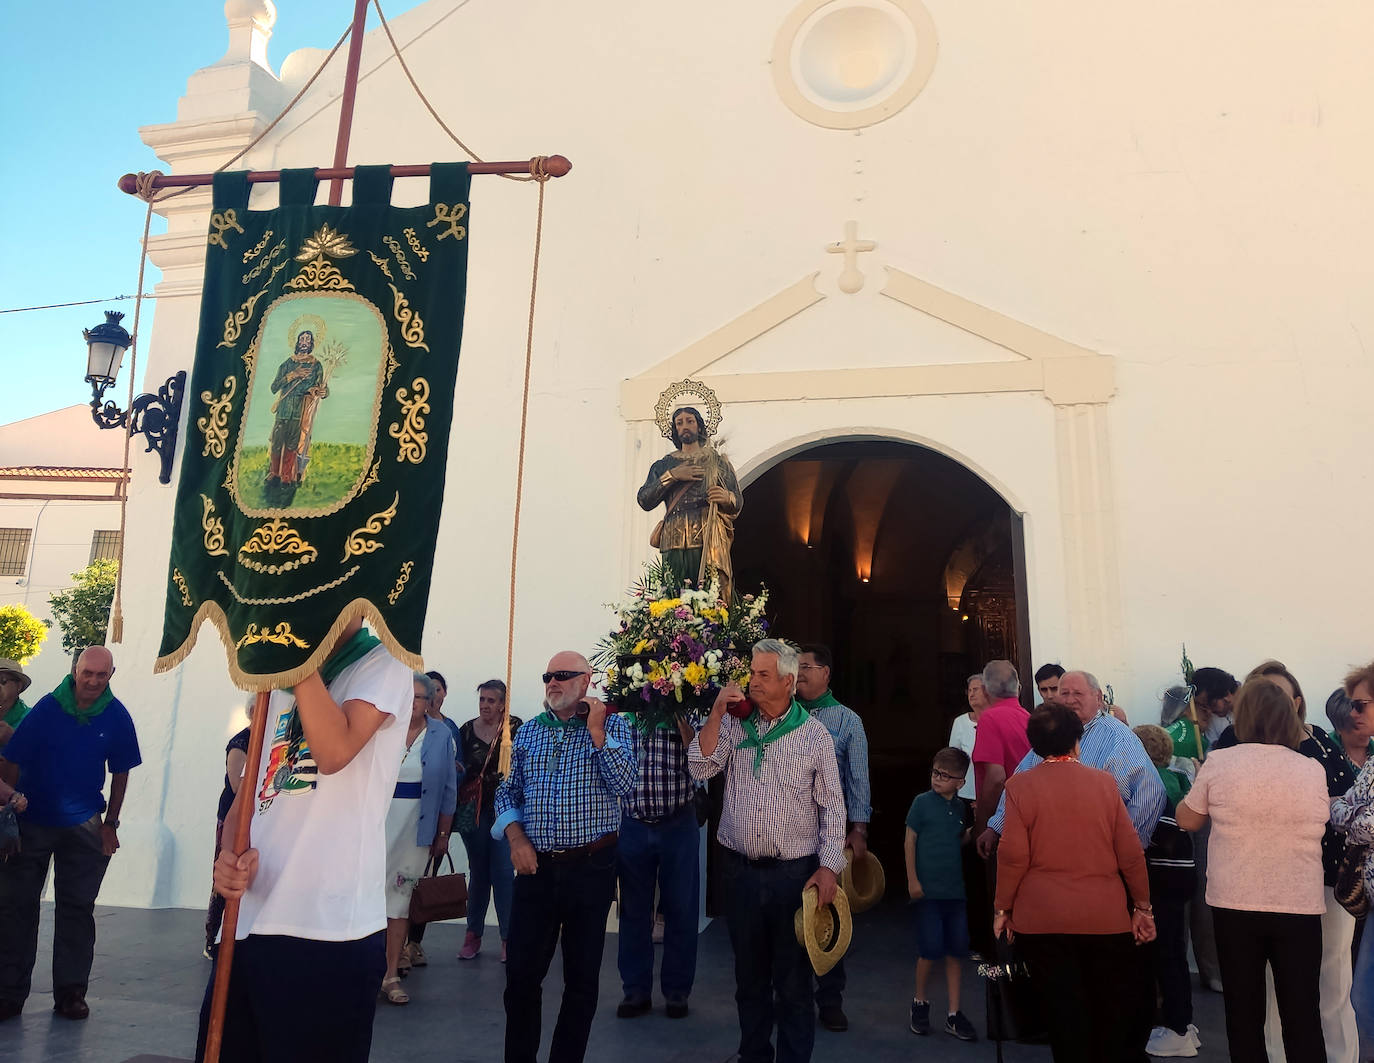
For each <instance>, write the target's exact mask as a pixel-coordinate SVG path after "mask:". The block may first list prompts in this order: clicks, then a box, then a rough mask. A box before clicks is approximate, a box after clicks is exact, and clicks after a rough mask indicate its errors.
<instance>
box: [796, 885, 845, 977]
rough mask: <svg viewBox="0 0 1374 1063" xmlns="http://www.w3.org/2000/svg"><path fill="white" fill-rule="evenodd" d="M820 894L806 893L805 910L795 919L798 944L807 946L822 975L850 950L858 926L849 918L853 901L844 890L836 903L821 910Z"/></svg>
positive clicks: (813, 889) (837, 894)
mask: <svg viewBox="0 0 1374 1063" xmlns="http://www.w3.org/2000/svg"><path fill="white" fill-rule="evenodd" d="M819 901H820V894H819V893H818V892H817V891H816V887H815V886H808V887H807V888H806V889H804V890H803V891H802V903H801V907H800V908H798V909H797V914H796V916H794V917H793V921H792V925H793V926H794V928H795V929H796V932H797V942H798V944H801V945H805V946H806V954H807V956H808V957H810V959H811V967H812V969H813V970H814V971H815V972H816V974H818V975H822V974H825V972H826V971H828V970H830V968H832V967H834V966H835V964H837V963H839V962H840V960H841V959H842V958H843V957H844V954H845V952H846V951H847V950H848V948H849V940H850V938H851V937H852V936H853V934H854V924H853V923H852V922H851V921H850V918H849V898H848V897H846V896H845V895H844V890H836V891H835V900H834V903H832V904H828V905H826V906H825V907H824V908H819V907H818V904H819Z"/></svg>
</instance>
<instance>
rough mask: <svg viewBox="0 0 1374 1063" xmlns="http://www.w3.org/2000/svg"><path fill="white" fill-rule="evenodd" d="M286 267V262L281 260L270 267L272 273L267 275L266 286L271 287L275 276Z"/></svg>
mask: <svg viewBox="0 0 1374 1063" xmlns="http://www.w3.org/2000/svg"><path fill="white" fill-rule="evenodd" d="M286 266H287V260H286V259H282V260H281V261H280V262H278V263H277V264H276V265H275V266H273V267H272V272H271V273H269V274H268V275H267V283H268V285H271V283H272V282H273V281H274V280H276V279H277V274H278V273H280V272H281V271H282V270H284V269H285V268H286Z"/></svg>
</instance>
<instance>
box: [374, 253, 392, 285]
mask: <svg viewBox="0 0 1374 1063" xmlns="http://www.w3.org/2000/svg"><path fill="white" fill-rule="evenodd" d="M368 255H369V256H371V258H372V264H373V265H374V266H376V267H377V268H378V269H379V270H381V271H382V275H383V276H384V277H386V279H387V280H389V281H394V280H395V279H396V278H395V277H393V276H392V275H391V263H390V262H388V261H387V260H386V259H384V258H383V257H382V256H381V255H378V254H375V253H374V252H372V251H369V252H368Z"/></svg>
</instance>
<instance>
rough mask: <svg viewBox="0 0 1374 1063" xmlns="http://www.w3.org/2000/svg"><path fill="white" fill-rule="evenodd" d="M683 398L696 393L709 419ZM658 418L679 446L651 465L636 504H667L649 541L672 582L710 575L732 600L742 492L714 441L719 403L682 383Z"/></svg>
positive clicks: (666, 396)
mask: <svg viewBox="0 0 1374 1063" xmlns="http://www.w3.org/2000/svg"><path fill="white" fill-rule="evenodd" d="M684 396H687V397H699V398H698V401H700V403H701V405H704V406H705V407H706V408H707V414H706V416H705V417H703V416H702V414H701V411H700V409H698V407H696V406H691V405H685V404H684V405H675V400H678V399H681V398H683V397H684ZM656 420H657V422H658V426H659V430H660V431H661V432H662V433H663V435H664V436H665V437H666V438H668V439H670V440H671V441H672V443H673V446H674V447H675V448H676V449H674V450H673V451H672V453H670V454H668V455H666V456H664V457H662V458H659V459H658V461H656V462H654V463H653V465H652V466H651V467H650V469H649V475H648V477H647V478H646V479H645V481H644V486H643V487H641V488H640V489H639V494H638V496H637V500H638V502H639V505H640V508H641V509H644V510H653V509H654V508H655V507H657V506H658V505H659V504H660V503H661V504H662V505H663V506H664V507H665V508H664V514H663V519H662V520H661V521H660V522H659V524H658V526H657V527H656V528H655V529H654V532H653V535H652V536H651V537H650V539H649V543H650V545H651V546H655V547H657V548H658V549H659V551H661V553H662V555H663V561H664V563H665V564H666V566H667V568H668V571H669V574H670V576H671V578H672V579H673V580H674V581H675V582H677V583H679V584H680V583H681V582H682V581H683V580H688V579H690V580H692V582H693V586H696V587H704V586H705V585H706V584H707V583H708V582H709V580H710V576H711V574H712V573H714V574H715V575H716V577H717V578H718V579H719V581H720V596H721V598H722V599H723V600H724V601H726V602H729V601H730V596H731V594H732V593H733V590H734V569H733V568H732V567H731V564H730V547H731V545H732V544H733V543H734V540H735V518H736V517H737V516H739V512H740V509H741V508H742V507H743V505H744V497H743V495H742V494H741V492H740V487H739V480H738V479H737V478H736V476H735V470H734V467H733V466H732V465H731V464H730V462H729V461H728V460H727V459H726V457H725V456H724V455H723V454H721V453H720V451H718V450H717V449H716V448H715V447H714V446H713V445H712V444H711V436H712V435H714V434H715V430H716V428H717V426H718V425H719V424H720V420H721V413H720V401H719V400H718V399H717V398H716V395H715V392H714V391H712V390H711V389H710V388H708V387H706V385H704V384H701V383H698V382H696V381H691V380H684V381H680V382H678V383H676V384H673V385H672V386H671V387H669V388H668V390H667V391H665V392H664V393H663V394H662V395H661V396H660V397H659V401H658V408H657V416H656Z"/></svg>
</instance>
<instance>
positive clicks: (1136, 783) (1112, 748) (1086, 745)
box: [988, 713, 1168, 849]
mask: <svg viewBox="0 0 1374 1063" xmlns="http://www.w3.org/2000/svg"><path fill="white" fill-rule="evenodd" d="M1041 759H1042V758H1041V757H1040V755H1039V754H1038V753H1036V752H1035V750H1033V749H1032V750H1031V751H1030V752H1029V753H1027V754H1026V755H1025V757H1024V758H1022V760H1021V763H1020V764H1018V765H1016V771H1017V772H1018V773H1019V772H1023V771H1029V770H1030V769H1031V768H1033V767H1035V766H1036V765H1037V764H1039V763H1040V761H1041ZM1078 759H1079V760H1081V761H1082V762H1083V763H1084V764H1086V765H1087V766H1088V767H1090V768H1101V769H1102V770H1103V771H1105V772H1108V773H1109V774H1110V775H1111V776H1112V778H1114V779H1115V780H1116V788H1117V789H1118V790H1120V791H1121V800H1122V801H1124V802H1125V803H1126V813H1127V814H1128V815H1129V816H1130V817H1131V825H1132V826H1133V827H1135V833H1136V836H1137V837H1138V838H1139V839H1140V847H1141V848H1142V849H1148V848H1149V847H1150V839H1151V838H1152V837H1153V836H1154V833H1155V825H1156V824H1158V823H1159V817H1160V816H1162V815H1163V814H1164V809H1165V806H1166V805H1167V804H1168V798H1166V797H1165V796H1164V784H1163V783H1162V782H1160V780H1159V772H1158V771H1157V770H1156V769H1155V766H1154V764H1153V763H1152V762H1151V760H1150V758H1149V757H1148V756H1146V754H1145V747H1144V746H1142V745H1141V744H1140V739H1139V738H1137V737H1136V736H1135V735H1134V734H1133V733H1132V732H1131V729H1130V728H1129V727H1127V726H1126V725H1125V724H1124V723H1122V722H1121V721H1120V720H1118V719H1117V718H1116V717H1115V716H1112V715H1111V714H1110V713H1101V714H1100V715H1098V716H1097V718H1096V719H1094V720H1091V721H1090V722H1089V723H1088V725H1087V726H1086V727H1084V728H1083V737H1082V738H1081V739H1079V742H1078ZM1006 810H1007V795H1006V793H1005V792H1004V793H1003V794H1002V799H1001V800H1000V801H998V802H997V811H996V812H995V813H994V814H993V817H992V818H991V819H990V820H988V826H989V827H991V828H992V829H993V830H995V831H996V832H997V833H998V834H1001V833H1002V824H1003V823H1004V822H1005V820H1006Z"/></svg>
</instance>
